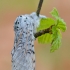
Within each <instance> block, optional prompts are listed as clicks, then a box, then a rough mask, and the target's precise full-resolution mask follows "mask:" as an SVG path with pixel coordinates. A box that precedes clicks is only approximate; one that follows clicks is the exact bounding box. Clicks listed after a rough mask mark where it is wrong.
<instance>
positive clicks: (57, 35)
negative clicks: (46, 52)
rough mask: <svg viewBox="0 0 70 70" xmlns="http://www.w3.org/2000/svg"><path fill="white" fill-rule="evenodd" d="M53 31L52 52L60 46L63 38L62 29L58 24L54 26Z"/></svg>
mask: <svg viewBox="0 0 70 70" xmlns="http://www.w3.org/2000/svg"><path fill="white" fill-rule="evenodd" d="M52 33H53V34H52V46H51V49H50V52H54V51H55V50H57V49H58V48H59V47H60V45H61V38H62V36H61V32H60V29H58V28H57V27H56V26H53V27H52Z"/></svg>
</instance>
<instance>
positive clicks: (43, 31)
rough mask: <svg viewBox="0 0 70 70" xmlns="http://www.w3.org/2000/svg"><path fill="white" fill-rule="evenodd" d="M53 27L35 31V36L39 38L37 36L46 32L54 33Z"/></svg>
mask: <svg viewBox="0 0 70 70" xmlns="http://www.w3.org/2000/svg"><path fill="white" fill-rule="evenodd" d="M51 28H52V26H51V27H50V28H48V29H44V30H41V31H39V32H37V33H35V34H34V36H35V38H37V37H39V36H41V35H44V34H46V33H50V34H52V31H51Z"/></svg>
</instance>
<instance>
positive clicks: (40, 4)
mask: <svg viewBox="0 0 70 70" xmlns="http://www.w3.org/2000/svg"><path fill="white" fill-rule="evenodd" d="M42 3H43V0H40V2H39V5H38V8H37V12H36V14H37V16H39V13H40V10H41V7H42Z"/></svg>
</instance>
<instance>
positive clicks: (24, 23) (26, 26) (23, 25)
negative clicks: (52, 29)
mask: <svg viewBox="0 0 70 70" xmlns="http://www.w3.org/2000/svg"><path fill="white" fill-rule="evenodd" d="M41 18H45V16H43V15H40V16H39V17H38V16H37V15H36V13H35V12H33V13H31V14H26V15H20V16H18V17H17V18H16V20H15V22H14V32H15V38H14V47H13V49H12V52H11V54H12V70H35V50H34V40H35V37H34V34H35V33H36V32H37V27H38V26H39V24H40V19H41Z"/></svg>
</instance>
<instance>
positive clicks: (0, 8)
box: [0, 0, 70, 70]
mask: <svg viewBox="0 0 70 70" xmlns="http://www.w3.org/2000/svg"><path fill="white" fill-rule="evenodd" d="M38 2H39V0H0V70H11V50H12V48H13V42H14V31H13V23H14V20H15V19H16V17H17V16H18V15H21V14H30V13H32V12H33V11H36V10H37V6H38ZM53 7H56V8H57V9H58V11H59V14H60V16H61V17H62V18H63V19H64V20H65V22H66V23H67V31H66V32H65V33H62V36H63V37H62V45H61V47H60V49H59V50H57V51H55V52H54V53H50V45H46V44H45V45H42V44H39V43H38V41H37V40H36V41H35V51H36V70H70V32H69V30H70V0H44V3H43V6H42V9H41V14H43V15H46V16H47V17H51V15H50V14H49V12H50V11H51V10H52V9H53Z"/></svg>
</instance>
